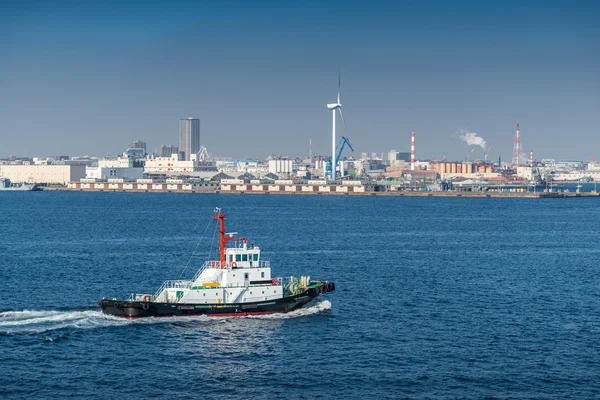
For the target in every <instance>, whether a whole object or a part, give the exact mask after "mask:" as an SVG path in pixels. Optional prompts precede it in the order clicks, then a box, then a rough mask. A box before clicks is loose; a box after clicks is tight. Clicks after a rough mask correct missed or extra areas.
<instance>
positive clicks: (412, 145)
mask: <svg viewBox="0 0 600 400" xmlns="http://www.w3.org/2000/svg"><path fill="white" fill-rule="evenodd" d="M410 169H411V170H413V171H414V170H415V133H414V132H413V133H412V137H411V142H410Z"/></svg>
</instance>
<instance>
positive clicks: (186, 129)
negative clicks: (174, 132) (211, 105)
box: [179, 117, 200, 161]
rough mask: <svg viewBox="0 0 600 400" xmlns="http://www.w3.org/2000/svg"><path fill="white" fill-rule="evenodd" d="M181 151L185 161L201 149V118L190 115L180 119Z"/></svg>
mask: <svg viewBox="0 0 600 400" xmlns="http://www.w3.org/2000/svg"><path fill="white" fill-rule="evenodd" d="M179 151H180V152H181V153H183V157H184V160H185V161H190V157H191V155H192V154H196V153H198V152H199V151H200V120H199V119H198V118H192V117H189V118H188V119H180V120H179Z"/></svg>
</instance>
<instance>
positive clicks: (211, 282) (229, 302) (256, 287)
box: [98, 208, 335, 319]
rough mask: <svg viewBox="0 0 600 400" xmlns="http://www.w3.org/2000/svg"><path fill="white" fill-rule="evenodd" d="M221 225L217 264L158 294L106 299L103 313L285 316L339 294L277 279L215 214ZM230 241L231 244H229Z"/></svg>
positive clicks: (319, 284)
mask: <svg viewBox="0 0 600 400" xmlns="http://www.w3.org/2000/svg"><path fill="white" fill-rule="evenodd" d="M214 218H215V219H216V220H217V221H218V223H219V236H220V251H219V255H220V257H219V260H209V261H206V262H205V263H204V264H203V265H202V267H201V268H200V270H198V272H197V273H196V275H195V276H194V278H193V279H192V280H170V281H166V282H165V283H163V285H162V286H161V287H160V289H158V291H156V293H155V294H132V295H131V296H130V297H129V299H127V300H117V299H114V298H111V299H107V298H103V299H102V300H100V301H99V302H98V305H99V306H100V307H101V308H102V312H103V313H105V314H109V315H114V316H117V317H123V318H128V319H133V318H142V317H172V316H193V315H208V316H223V317H230V316H247V315H262V314H273V313H286V312H289V311H293V310H296V309H298V308H300V307H302V306H303V305H305V304H306V303H308V302H310V301H311V300H312V299H314V298H315V297H317V296H320V295H322V294H324V293H327V292H331V291H333V290H335V284H334V283H333V282H327V281H312V280H311V279H310V276H302V277H300V278H295V277H293V276H291V277H285V278H280V277H278V278H275V277H273V276H272V275H271V266H270V263H269V261H265V260H262V259H261V254H260V248H259V247H258V246H255V245H254V244H251V245H248V241H247V240H246V238H243V237H241V238H236V237H235V235H236V234H237V232H233V233H226V232H225V214H224V213H223V212H222V211H221V209H219V208H217V209H216V210H215V214H214ZM230 241H232V243H233V245H231V246H230V247H228V246H227V245H226V244H227V243H228V242H230Z"/></svg>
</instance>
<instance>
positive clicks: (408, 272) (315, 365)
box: [0, 192, 600, 399]
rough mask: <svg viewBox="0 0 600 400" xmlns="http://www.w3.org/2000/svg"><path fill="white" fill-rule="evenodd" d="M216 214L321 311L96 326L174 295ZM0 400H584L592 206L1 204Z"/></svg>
mask: <svg viewBox="0 0 600 400" xmlns="http://www.w3.org/2000/svg"><path fill="white" fill-rule="evenodd" d="M215 207H222V208H223V210H224V212H225V213H226V214H227V217H228V218H227V220H226V223H227V230H228V231H235V232H239V233H240V234H241V235H243V236H245V237H247V238H248V239H249V240H250V241H253V242H254V243H255V244H256V245H258V246H260V247H261V248H262V250H263V256H265V257H267V258H268V259H270V260H271V264H272V267H273V273H274V275H275V276H289V275H295V276H300V275H310V276H311V277H312V279H322V280H333V281H335V283H336V291H335V292H333V293H329V294H327V295H325V296H322V297H321V298H319V300H318V301H315V302H314V303H312V304H310V305H309V306H308V307H305V308H303V309H301V310H299V311H295V312H292V313H289V314H285V315H270V316H264V317H242V318H222V319H218V318H208V317H197V318H172V319H170V318H161V319H140V320H135V321H128V320H121V319H116V318H111V317H108V316H104V315H102V314H101V313H100V311H99V308H97V307H96V302H97V301H98V300H99V299H101V298H102V297H119V298H122V297H126V296H128V294H129V293H131V292H142V293H144V292H149V293H152V292H154V291H155V290H156V289H157V288H158V287H159V286H160V285H161V284H162V282H163V281H164V280H167V279H178V278H180V277H181V278H191V277H192V276H193V275H194V273H195V272H196V270H197V269H198V267H199V266H200V265H201V264H202V262H203V261H204V260H205V259H206V258H207V257H208V256H209V253H210V251H211V245H212V247H213V249H214V245H215V244H216V241H215V242H213V233H214V229H213V226H214V225H209V223H211V218H212V215H213V210H214V208H215ZM207 228H208V229H207ZM204 232H206V234H205V235H204V236H203V233H204ZM201 237H202V239H201ZM197 244H198V249H197V252H196V254H195V255H194V256H192V253H193V251H194V249H195V248H196V245H197ZM213 254H214V250H213ZM0 398H3V399H23V398H36V399H58V398H76V399H89V398H94V399H115V398H119V399H148V398H159V399H196V398H207V399H210V398H217V399H229V398H234V399H238V398H261V399H262V398H277V399H278V398H293V399H295V398H298V399H315V398H320V399H331V398H336V399H342V398H356V399H361V398H374V399H383V398H415V399H421V398H426V399H429V398H440V399H446V398H490V399H493V398H498V399H505V398H519V399H521V398H527V399H546V398H555V399H566V398H573V399H591V398H600V199H596V198H573V199H494V198H484V199H470V198H435V197H433V198H411V197H408V198H402V197H376V196H373V197H370V196H369V197H352V196H340V197H338V196H283V195H279V196H278V195H218V194H217V195H215V194H207V195H201V194H167V193H164V194H163V193H161V194H153V193H145V194H141V193H70V192H29V193H16V192H15V193H6V192H4V193H2V192H0Z"/></svg>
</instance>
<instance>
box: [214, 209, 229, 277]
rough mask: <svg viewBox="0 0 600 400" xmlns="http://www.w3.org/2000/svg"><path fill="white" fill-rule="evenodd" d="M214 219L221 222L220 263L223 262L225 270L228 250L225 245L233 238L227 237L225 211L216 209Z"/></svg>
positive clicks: (222, 266) (222, 265)
mask: <svg viewBox="0 0 600 400" xmlns="http://www.w3.org/2000/svg"><path fill="white" fill-rule="evenodd" d="M214 218H215V219H218V220H219V236H220V238H221V240H220V257H219V261H220V262H221V268H225V249H226V248H227V246H225V243H227V242H229V241H230V240H232V239H233V237H232V236H230V237H225V214H223V211H221V209H220V208H217V209H215V216H214Z"/></svg>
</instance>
